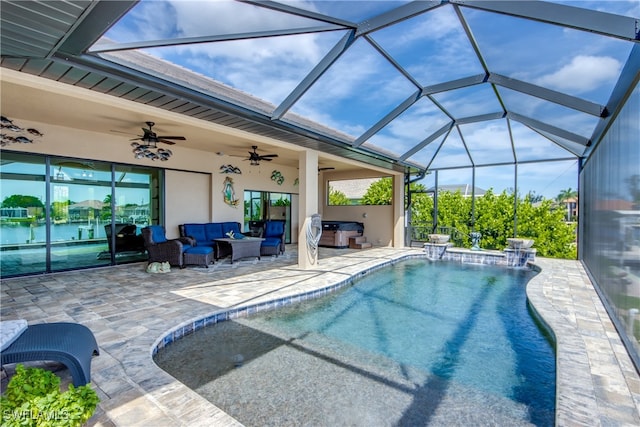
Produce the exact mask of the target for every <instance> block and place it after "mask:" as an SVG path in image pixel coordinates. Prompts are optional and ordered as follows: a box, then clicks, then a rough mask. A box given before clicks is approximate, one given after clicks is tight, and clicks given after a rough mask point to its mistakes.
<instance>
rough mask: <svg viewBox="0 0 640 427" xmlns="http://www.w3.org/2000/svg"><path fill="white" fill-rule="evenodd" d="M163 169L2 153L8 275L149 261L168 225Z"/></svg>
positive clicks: (0, 251)
mask: <svg viewBox="0 0 640 427" xmlns="http://www.w3.org/2000/svg"><path fill="white" fill-rule="evenodd" d="M161 176H162V171H161V170H160V169H153V168H144V167H137V166H126V165H114V164H111V163H106V162H95V161H87V160H78V159H70V158H61V157H47V156H39V155H30V154H20V153H7V152H3V153H2V169H1V171H0V201H1V204H0V271H1V275H2V276H3V277H9V276H19V275H26V274H33V273H46V272H52V271H61V270H70V269H77V268H85V267H96V266H102V265H112V264H118V263H125V262H134V261H144V260H146V259H147V254H146V252H145V249H144V244H143V241H142V237H141V235H140V230H141V228H142V227H144V226H146V225H149V224H159V223H160V211H161V200H160V197H159V195H160V193H161V191H160V183H161Z"/></svg>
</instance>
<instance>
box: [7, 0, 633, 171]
mask: <svg viewBox="0 0 640 427" xmlns="http://www.w3.org/2000/svg"><path fill="white" fill-rule="evenodd" d="M638 16H640V6H638V3H637V2H635V1H629V2H627V1H607V2H602V1H597V2H596V1H594V2H591V1H579V2H538V1H459V0H450V1H412V2H406V1H286V2H274V1H224V0H220V1H202V0H199V1H155V0H154V1H148V0H143V1H140V2H137V1H87V0H77V1H3V4H2V9H1V22H0V24H1V29H0V31H1V32H0V35H1V49H2V63H1V65H2V67H5V68H8V69H13V70H17V71H21V72H25V73H29V74H33V75H37V76H41V77H45V78H47V79H53V80H56V81H59V82H62V83H66V84H69V85H74V86H78V87H81V88H86V89H90V90H93V91H97V92H100V93H104V94H108V95H112V96H114V97H118V98H122V99H126V100H131V101H135V102H139V103H143V104H146V105H149V106H153V107H157V108H160V109H163V110H166V111H170V112H173V113H178V114H179V115H182V116H186V117H188V118H189V120H185V121H184V123H181V122H180V121H175V122H173V123H171V124H170V129H162V131H163V132H166V131H169V130H170V131H171V133H175V134H187V135H188V134H189V132H190V126H191V125H190V124H191V123H193V119H195V120H198V121H204V122H211V123H216V124H222V125H225V126H229V127H231V128H235V129H240V130H243V131H246V132H249V133H254V134H257V135H261V136H266V137H269V138H273V139H275V140H278V141H282V142H286V143H290V144H293V145H294V146H298V147H301V148H312V149H316V150H319V151H320V152H322V153H327V154H328V155H329V156H331V157H332V158H334V159H335V156H339V157H343V158H346V159H351V160H358V161H363V162H366V163H369V164H371V165H373V166H376V167H382V168H386V169H391V170H395V171H408V172H411V173H420V172H422V171H425V170H427V169H429V170H438V169H450V168H459V167H470V166H493V165H505V164H514V163H527V162H538V161H550V160H566V159H575V158H579V157H585V156H586V155H588V153H589V151H590V150H592V149H593V147H594V146H595V145H596V144H597V143H598V142H599V140H600V138H601V137H602V135H603V134H604V133H605V131H606V129H607V127H608V125H609V123H610V121H611V120H612V119H613V118H614V117H615V115H616V114H617V112H618V110H619V108H620V107H621V103H622V101H623V100H624V99H625V95H626V94H627V93H628V92H629V91H630V90H631V89H633V87H634V86H635V84H636V83H637V80H638V75H639V71H638V70H639V69H640V46H639V41H640V36H639V28H640V24H639V19H638V18H637V17H638ZM3 98H4V95H3ZM25 99H29V98H25ZM15 100H16V101H19V100H18V99H15ZM25 102H26V101H25ZM11 109H12V104H7V103H6V102H5V100H3V115H9V114H10V112H11ZM34 119H37V118H34ZM87 122H88V123H90V125H91V129H92V130H94V131H98V132H113V131H114V130H118V131H121V132H123V133H126V132H131V133H133V134H135V133H136V132H139V128H140V125H141V124H142V123H140V121H138V120H132V119H131V118H128V119H123V118H122V117H109V115H106V114H105V115H100V116H99V117H97V116H96V115H94V117H92V118H91V119H89V120H86V121H85V123H87ZM125 137H126V136H125ZM193 139H195V141H194V140H193ZM187 144H199V146H198V148H200V149H205V150H209V151H213V152H217V151H223V149H221V148H220V147H221V146H223V145H222V144H225V143H223V142H221V141H216V140H215V138H207V137H206V134H205V133H202V132H201V134H200V135H198V136H197V137H194V138H189V141H188V142H187ZM226 144H230V145H227V146H226V147H227V148H228V149H232V147H233V146H235V147H236V148H237V147H238V146H243V147H244V146H246V145H248V144H249V141H235V142H233V143H226ZM178 149H179V146H178ZM269 149H270V148H266V150H269ZM242 152H243V153H244V151H242ZM284 157H285V158H286V156H284ZM289 160H290V161H291V162H294V161H295V156H294V155H291V156H290V157H289ZM283 161H284V159H283Z"/></svg>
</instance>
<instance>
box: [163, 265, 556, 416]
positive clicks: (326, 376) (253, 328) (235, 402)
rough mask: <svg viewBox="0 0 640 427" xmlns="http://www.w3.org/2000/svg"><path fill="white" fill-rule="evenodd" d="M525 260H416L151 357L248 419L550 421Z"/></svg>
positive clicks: (541, 337) (546, 355) (545, 346)
mask: <svg viewBox="0 0 640 427" xmlns="http://www.w3.org/2000/svg"><path fill="white" fill-rule="evenodd" d="M533 274H534V273H532V272H531V271H529V270H521V269H504V268H499V267H492V266H479V265H465V264H459V263H446V262H439V263H431V262H428V261H425V260H424V259H417V260H408V261H403V262H400V263H397V264H395V265H393V266H390V267H388V268H384V269H381V270H379V271H376V272H374V273H371V274H369V275H367V276H365V277H364V278H362V279H360V280H358V281H357V282H355V284H354V286H351V287H347V288H346V289H344V290H342V291H339V292H337V293H335V294H333V295H331V296H329V297H324V298H321V299H318V300H314V301H308V302H305V303H302V304H298V305H295V306H290V307H287V308H284V309H280V310H277V311H273V312H267V313H264V314H260V315H257V316H255V317H251V318H246V319H239V320H234V321H227V322H222V323H220V324H217V325H216V326H214V327H207V328H204V329H201V330H199V331H196V332H195V333H193V334H191V335H188V336H185V337H184V338H182V339H180V340H178V341H176V342H175V343H173V344H172V345H170V346H168V347H166V348H165V349H163V350H162V351H160V352H158V353H157V354H156V357H155V360H156V362H157V363H158V365H159V366H160V367H162V368H163V369H165V370H166V371H168V372H169V373H170V374H172V375H173V376H175V377H176V378H177V379H179V380H180V381H182V382H183V383H185V384H186V385H187V386H189V387H190V388H192V389H194V390H195V391H196V392H198V393H199V394H201V395H202V396H204V397H206V398H207V399H208V400H210V401H211V402H212V403H213V404H215V405H216V406H218V407H220V408H221V409H223V410H224V411H225V412H227V413H229V414H230V415H232V416H233V417H235V418H236V419H237V420H239V421H240V422H241V423H243V424H245V425H247V426H251V425H261V426H262V425H278V426H281V425H367V426H376V425H460V424H472V425H483V424H485V425H488V424H492V425H531V424H534V425H553V423H554V408H555V359H554V351H553V348H552V345H551V344H550V343H549V340H548V338H547V337H546V336H545V334H544V333H543V332H542V331H541V330H540V329H539V328H538V326H537V325H536V323H535V321H534V320H533V318H532V317H531V316H530V313H529V312H528V308H527V304H526V296H525V292H524V287H525V285H526V283H527V281H528V280H529V279H530V278H531V277H532V276H533Z"/></svg>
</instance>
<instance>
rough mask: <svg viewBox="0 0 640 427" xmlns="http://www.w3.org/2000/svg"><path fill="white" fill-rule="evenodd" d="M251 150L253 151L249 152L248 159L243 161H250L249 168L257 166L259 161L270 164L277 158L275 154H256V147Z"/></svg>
mask: <svg viewBox="0 0 640 427" xmlns="http://www.w3.org/2000/svg"><path fill="white" fill-rule="evenodd" d="M251 148H253V151H249V157H247V158H246V159H245V160H249V161H251V166H258V165H259V164H260V161H261V160H264V161H267V162H270V161H271V160H273V158H274V157H278V155H277V154H258V153H257V151H256V150H257V149H258V146H257V145H254V146H252V147H251Z"/></svg>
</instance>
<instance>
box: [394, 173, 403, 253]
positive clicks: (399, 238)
mask: <svg viewBox="0 0 640 427" xmlns="http://www.w3.org/2000/svg"><path fill="white" fill-rule="evenodd" d="M404 232H405V220H404V175H393V247H394V248H402V247H404V246H405V242H404Z"/></svg>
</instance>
